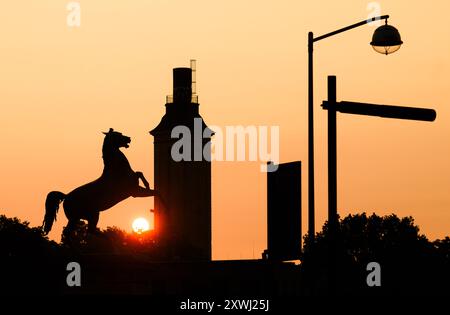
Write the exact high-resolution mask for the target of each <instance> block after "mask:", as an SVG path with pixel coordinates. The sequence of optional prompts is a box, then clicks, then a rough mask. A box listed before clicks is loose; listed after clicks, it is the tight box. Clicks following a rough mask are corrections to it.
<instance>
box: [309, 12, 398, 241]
mask: <svg viewBox="0 0 450 315" xmlns="http://www.w3.org/2000/svg"><path fill="white" fill-rule="evenodd" d="M388 18H389V15H382V16H377V17H373V18H370V19H367V20H364V21H361V22H358V23H355V24H352V25H349V26H346V27H344V28H341V29H338V30H336V31H333V32H330V33H327V34H324V35H321V36H318V37H314V34H313V33H312V32H309V33H308V235H309V238H310V241H311V244H312V242H313V241H314V236H315V210H314V204H315V200H314V88H313V51H314V43H315V42H317V41H319V40H322V39H325V38H328V37H331V36H334V35H337V34H339V33H342V32H345V31H348V30H351V29H354V28H356V27H359V26H362V25H366V24H368V23H371V22H374V21H377V20H385V25H382V26H380V27H378V28H377V29H376V30H375V32H374V34H373V37H372V41H371V43H370V44H371V45H372V47H373V49H374V50H375V51H377V52H379V53H382V54H385V55H388V54H391V53H393V52H395V51H397V50H399V49H400V46H401V45H402V44H403V42H402V40H401V37H400V33H399V32H398V31H397V29H396V28H395V27H393V26H391V25H388V24H387V19H388Z"/></svg>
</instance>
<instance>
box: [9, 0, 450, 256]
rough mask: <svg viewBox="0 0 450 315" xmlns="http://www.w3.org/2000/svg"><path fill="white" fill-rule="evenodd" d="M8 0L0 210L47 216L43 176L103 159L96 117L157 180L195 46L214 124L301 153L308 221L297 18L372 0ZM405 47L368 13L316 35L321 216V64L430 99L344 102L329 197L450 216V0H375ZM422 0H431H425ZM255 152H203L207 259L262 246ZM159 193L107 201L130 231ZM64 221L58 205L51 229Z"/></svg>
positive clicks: (448, 223) (285, 154)
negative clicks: (174, 97) (412, 117)
mask: <svg viewBox="0 0 450 315" xmlns="http://www.w3.org/2000/svg"><path fill="white" fill-rule="evenodd" d="M68 2H69V1H61V0H45V1H44V0H40V1H25V0H15V1H10V2H8V3H3V4H2V10H0V38H1V44H0V45H1V49H0V55H1V58H0V102H1V108H2V114H1V115H0V131H1V134H2V136H1V138H2V147H3V148H2V150H1V153H0V154H1V157H0V158H1V164H0V178H1V180H0V196H1V200H0V213H4V214H6V215H7V216H17V217H19V218H21V219H23V220H28V221H30V222H31V225H33V226H37V225H40V224H41V221H42V218H43V214H44V200H45V197H46V195H47V193H48V192H49V191H50V190H60V191H63V192H66V193H68V192H69V191H70V190H72V189H74V188H75V187H77V186H79V185H81V184H84V183H86V182H88V181H91V180H93V179H95V178H97V177H98V176H99V175H100V173H101V171H102V167H103V165H102V163H103V162H102V159H101V144H102V141H103V135H102V134H101V131H105V130H107V129H108V128H109V127H113V128H115V129H117V130H120V131H122V132H123V133H124V134H126V135H128V136H130V137H132V139H133V142H132V143H131V147H130V148H129V149H127V150H126V155H127V157H128V159H129V161H130V162H131V164H132V166H133V168H134V169H135V170H141V171H143V172H144V174H145V175H146V177H147V178H148V179H149V180H150V182H151V184H152V186H153V139H152V137H151V136H150V135H149V134H148V131H149V130H151V129H152V128H153V127H155V126H156V125H157V123H158V122H159V120H160V118H161V116H162V115H163V113H164V102H165V95H166V94H170V93H171V87H172V71H171V69H172V68H173V67H177V66H189V59H191V58H195V59H197V69H198V73H197V81H198V84H197V91H198V94H199V101H200V111H201V113H202V115H203V117H204V118H205V120H206V122H207V123H209V124H211V125H218V126H225V125H238V124H242V125H278V126H280V137H281V139H280V159H281V161H282V162H287V161H293V160H302V161H303V167H304V168H303V187H304V190H303V229H304V232H305V231H306V222H307V215H306V212H307V203H306V201H307V200H306V196H307V190H306V183H307V176H306V175H307V172H306V170H307V169H306V167H307V164H306V162H307V161H306V157H307V119H306V117H307V106H306V101H307V95H306V92H307V82H306V79H307V48H306V39H307V32H308V31H310V30H312V31H314V32H315V34H316V35H320V34H323V33H326V32H328V31H332V30H335V29H337V28H340V27H343V26H346V25H348V24H352V23H355V22H358V21H360V20H363V19H365V18H367V16H368V14H369V11H368V10H367V5H368V3H369V2H370V1H356V0H355V1H309V3H308V4H307V2H305V1H297V0H292V1H269V0H258V1H254V0H247V1H237V0H228V1H220V2H219V1H211V0H191V1H185V0H152V1H144V0H135V1H128V2H124V1H100V0H98V1H79V2H80V4H81V27H80V28H70V27H68V26H67V24H66V17H67V14H68V12H67V11H66V4H67V3H68ZM378 3H379V4H380V5H381V9H382V14H390V15H391V19H390V20H389V22H390V23H391V24H392V25H394V26H396V27H397V28H398V29H399V31H400V33H401V35H402V39H403V40H404V42H405V44H404V46H403V47H402V48H401V49H400V50H399V51H398V52H397V53H395V54H393V55H390V56H388V57H386V56H383V55H380V54H377V53H375V52H374V51H373V50H372V48H371V47H370V46H369V44H368V43H369V42H370V40H371V35H372V32H373V30H374V27H373V26H364V27H361V28H359V29H355V30H352V31H350V32H347V33H344V34H340V35H338V36H336V37H333V38H329V39H327V40H324V41H322V42H319V43H317V44H316V45H315V102H316V104H315V105H316V110H315V118H316V121H315V124H316V157H317V159H316V182H317V187H316V193H317V195H316V200H317V206H316V209H317V214H316V215H317V222H316V226H317V229H320V227H321V225H322V223H323V221H324V219H325V218H326V214H327V210H326V209H327V201H326V200H327V199H326V193H327V190H326V113H325V112H324V111H323V110H322V109H321V108H320V106H319V104H320V102H321V100H323V99H325V98H326V76H327V75H329V74H334V75H337V84H338V99H339V100H343V99H345V100H354V101H361V102H373V103H380V104H392V105H405V106H417V107H432V108H435V109H436V110H437V113H438V115H437V120H436V121H435V122H434V123H424V122H414V121H399V120H387V119H380V118H373V117H362V116H351V115H347V116H344V115H338V209H339V212H340V214H341V215H346V214H348V213H355V212H361V211H367V212H372V211H375V212H376V213H378V214H380V215H382V214H387V213H392V212H395V213H396V214H398V215H399V216H406V215H412V216H413V217H414V218H415V219H416V223H417V224H418V225H419V226H420V227H421V231H422V232H423V233H425V234H426V235H427V236H428V237H429V238H431V239H435V238H442V237H444V236H445V235H448V234H449V233H448V231H449V227H450V193H449V188H450V165H449V157H450V142H449V135H450V106H449V103H450V102H449V100H450V90H449V88H448V87H449V80H448V79H447V77H446V76H448V73H450V58H449V56H450V27H449V26H448V25H447V23H448V12H450V3H448V1H444V0H436V1H433V2H423V1H406V0H405V1H400V0H399V1H395V3H393V1H379V2H378ZM429 3H432V5H429ZM259 165H260V162H252V163H250V162H248V163H243V162H217V163H213V181H212V198H213V258H215V259H232V258H233V259H234V258H237V259H238V258H259V257H260V254H261V252H262V250H263V249H264V248H265V246H266V244H265V243H266V231H265V222H266V216H265V213H266V206H265V205H266V193H265V189H266V183H265V180H266V177H265V174H263V173H260V172H259ZM152 204H153V200H152V199H151V198H147V199H129V200H127V201H125V202H123V203H121V204H119V205H117V206H116V207H114V208H112V209H111V210H108V211H107V212H103V213H102V214H101V217H100V224H99V225H100V227H106V226H108V225H116V226H119V227H122V228H124V229H127V230H130V229H131V222H132V220H133V219H134V218H135V217H137V216H144V217H147V218H149V212H148V210H149V209H151V208H152ZM65 224H66V219H65V217H64V214H63V213H62V212H61V213H59V216H58V221H57V222H56V225H55V227H54V230H53V231H52V232H51V234H50V237H51V238H54V239H58V240H59V237H60V233H61V230H62V227H63V226H64V225H65Z"/></svg>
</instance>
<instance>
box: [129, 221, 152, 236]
mask: <svg viewBox="0 0 450 315" xmlns="http://www.w3.org/2000/svg"><path fill="white" fill-rule="evenodd" d="M132 227H133V231H134V232H136V233H139V234H140V233H143V232H146V231H148V230H150V224H149V223H148V221H147V220H146V219H144V218H137V219H135V220H134V221H133V224H132Z"/></svg>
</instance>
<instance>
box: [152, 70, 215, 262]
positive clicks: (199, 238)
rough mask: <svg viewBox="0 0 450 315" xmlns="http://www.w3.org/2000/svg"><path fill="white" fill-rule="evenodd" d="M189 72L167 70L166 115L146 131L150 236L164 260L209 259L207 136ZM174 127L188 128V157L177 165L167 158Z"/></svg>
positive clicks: (170, 149)
mask: <svg viewBox="0 0 450 315" xmlns="http://www.w3.org/2000/svg"><path fill="white" fill-rule="evenodd" d="M194 71H195V69H191V68H175V69H173V96H168V97H167V99H166V105H165V106H166V113H165V115H164V116H163V117H162V119H161V122H160V123H159V124H158V126H157V127H156V128H154V129H153V130H152V131H150V134H151V135H152V136H153V137H154V173H155V175H154V176H155V190H156V191H157V197H156V198H155V210H154V211H155V212H154V213H155V232H156V234H157V235H158V236H159V240H160V242H161V244H163V247H164V248H166V249H167V252H168V253H169V258H172V259H186V260H211V162H210V160H211V158H210V156H211V152H210V146H209V144H210V140H211V135H212V132H211V130H210V129H209V128H208V127H207V126H206V124H205V123H204V121H203V118H202V117H201V116H200V114H199V104H198V99H197V95H195V94H193V91H192V83H193V80H192V77H193V74H194V75H195V72H194ZM194 84H195V80H194ZM194 88H195V85H194ZM180 126H182V127H181V128H183V129H184V130H187V129H188V130H189V133H190V137H189V138H187V140H188V141H189V143H190V154H188V158H184V159H182V160H179V161H177V158H175V159H174V157H173V156H172V146H173V144H174V143H176V142H178V141H180V139H179V138H172V136H171V135H172V131H173V129H174V128H176V127H180ZM186 127H187V128H186ZM184 140H186V139H184ZM185 149H186V148H184V147H183V149H182V150H185ZM183 153H186V152H183ZM184 156H185V157H186V155H184Z"/></svg>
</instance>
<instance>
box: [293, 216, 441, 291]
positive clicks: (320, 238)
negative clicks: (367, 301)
mask: <svg viewBox="0 0 450 315" xmlns="http://www.w3.org/2000/svg"><path fill="white" fill-rule="evenodd" d="M335 244H336V253H337V255H336V270H337V283H338V288H339V293H341V294H346V293H352V294H374V293H375V294H421V293H427V294H430V293H431V292H433V293H438V294H439V293H440V294H443V292H446V293H447V294H448V293H449V290H448V283H449V282H448V281H449V280H450V277H449V276H450V274H449V268H448V267H449V261H450V259H449V254H450V240H449V238H448V237H447V238H446V239H444V240H442V241H439V240H438V241H435V242H433V243H431V242H429V241H428V239H427V238H426V237H425V236H424V235H421V234H419V227H418V226H416V225H415V224H414V219H413V218H412V217H405V218H398V217H397V216H396V215H394V214H392V215H387V216H383V217H380V216H377V215H376V214H372V215H371V216H367V215H366V214H365V213H362V214H356V215H348V216H347V217H345V218H344V219H340V220H339V224H338V231H337V234H336V239H335ZM329 246H330V238H329V226H328V222H326V223H325V224H324V226H323V230H322V231H321V232H319V233H317V234H316V240H315V242H314V243H313V244H312V243H310V240H309V238H308V237H307V236H306V237H305V246H304V252H303V256H302V266H303V274H304V278H305V279H306V281H308V283H309V287H310V289H311V290H313V292H316V293H320V292H323V291H326V286H327V277H328V262H329ZM369 262H378V263H379V264H380V266H381V270H382V277H381V278H382V285H381V287H377V288H374V287H372V288H371V287H368V285H367V283H366V277H367V274H368V273H369V271H367V270H366V267H367V264H368V263H369Z"/></svg>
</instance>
